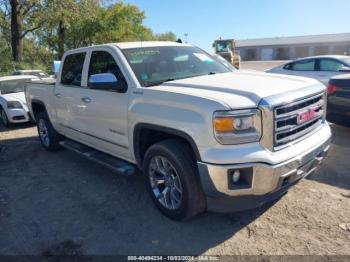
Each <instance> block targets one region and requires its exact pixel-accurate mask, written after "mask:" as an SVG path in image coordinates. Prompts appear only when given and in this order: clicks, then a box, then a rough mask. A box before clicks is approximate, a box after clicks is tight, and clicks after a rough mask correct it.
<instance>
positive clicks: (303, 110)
mask: <svg viewBox="0 0 350 262" xmlns="http://www.w3.org/2000/svg"><path fill="white" fill-rule="evenodd" d="M324 110H325V101H324V98H323V94H318V95H316V96H312V97H308V98H306V99H303V100H299V101H296V102H293V103H290V104H286V105H283V106H278V107H276V108H275V109H274V146H275V148H277V147H280V146H283V145H285V144H288V143H290V142H293V141H295V140H298V139H300V138H302V137H303V136H305V135H307V134H308V133H310V132H312V131H313V130H315V129H316V128H317V127H318V126H319V125H321V123H322V121H323V116H324Z"/></svg>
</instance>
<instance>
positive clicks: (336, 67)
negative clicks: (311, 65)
mask: <svg viewBox="0 0 350 262" xmlns="http://www.w3.org/2000/svg"><path fill="white" fill-rule="evenodd" d="M318 61H319V62H318V72H317V75H318V79H319V80H320V81H321V82H322V83H323V84H324V85H328V82H329V79H330V78H332V77H333V76H336V75H339V74H343V73H342V72H340V70H341V69H342V68H343V67H344V66H346V65H345V64H343V63H342V62H340V61H338V60H336V59H331V58H321V59H319V60H318Z"/></svg>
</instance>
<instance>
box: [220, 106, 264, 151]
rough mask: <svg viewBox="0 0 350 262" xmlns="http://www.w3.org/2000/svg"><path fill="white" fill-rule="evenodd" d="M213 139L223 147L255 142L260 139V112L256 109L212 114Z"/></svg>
mask: <svg viewBox="0 0 350 262" xmlns="http://www.w3.org/2000/svg"><path fill="white" fill-rule="evenodd" d="M213 127H214V133H215V137H216V139H217V140H218V142H219V143H221V144H223V145H234V144H243V143H250V142H256V141H259V140H260V137H261V112H260V110H258V109H247V110H237V111H219V112H215V113H214V118H213Z"/></svg>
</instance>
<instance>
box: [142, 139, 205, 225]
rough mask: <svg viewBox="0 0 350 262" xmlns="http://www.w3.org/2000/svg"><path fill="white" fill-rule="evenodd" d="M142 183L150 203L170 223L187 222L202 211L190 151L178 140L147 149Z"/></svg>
mask: <svg viewBox="0 0 350 262" xmlns="http://www.w3.org/2000/svg"><path fill="white" fill-rule="evenodd" d="M144 173H145V182H146V186H147V188H148V191H149V193H150V195H151V197H152V200H153V202H154V203H155V204H156V206H157V207H158V208H159V209H160V211H161V212H162V213H163V214H165V215H166V216H168V217H169V218H171V219H174V220H187V219H189V218H191V217H193V216H195V215H197V214H199V213H201V212H202V211H204V210H205V208H206V202H205V197H204V194H203V191H202V188H201V184H200V180H199V176H198V171H197V166H196V161H195V159H194V157H193V152H192V151H191V149H190V148H189V147H188V145H187V144H185V143H183V142H182V141H181V140H176V139H169V140H165V141H161V142H159V143H156V144H154V145H153V146H151V147H150V148H149V149H148V150H147V152H146V155H145V159H144Z"/></svg>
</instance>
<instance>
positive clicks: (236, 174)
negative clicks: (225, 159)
mask: <svg viewBox="0 0 350 262" xmlns="http://www.w3.org/2000/svg"><path fill="white" fill-rule="evenodd" d="M240 178H241V172H240V171H239V170H235V171H234V172H233V173H232V183H234V184H236V183H237V182H238V181H239V179H240Z"/></svg>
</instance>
